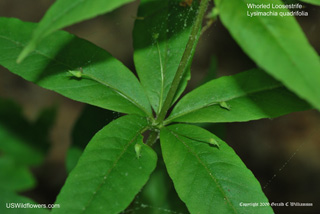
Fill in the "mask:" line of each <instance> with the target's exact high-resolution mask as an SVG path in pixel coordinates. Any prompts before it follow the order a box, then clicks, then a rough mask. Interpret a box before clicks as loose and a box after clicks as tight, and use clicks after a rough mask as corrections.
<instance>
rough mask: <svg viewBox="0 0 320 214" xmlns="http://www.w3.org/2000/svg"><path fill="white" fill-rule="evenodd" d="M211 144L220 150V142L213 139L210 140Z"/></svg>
mask: <svg viewBox="0 0 320 214" xmlns="http://www.w3.org/2000/svg"><path fill="white" fill-rule="evenodd" d="M209 143H210V144H211V145H214V146H216V147H218V148H220V144H219V143H218V141H216V140H215V139H213V138H210V139H209Z"/></svg>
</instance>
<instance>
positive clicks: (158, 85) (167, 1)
mask: <svg viewBox="0 0 320 214" xmlns="http://www.w3.org/2000/svg"><path fill="white" fill-rule="evenodd" d="M180 2H181V1H180V0H174V1H172V0H164V1H150V0H142V1H141V3H140V7H139V12H138V18H137V20H136V22H135V27H134V32H133V38H134V49H135V52H134V62H135V66H136V69H137V73H138V75H139V78H140V80H141V83H142V85H143V87H144V88H145V91H146V92H147V95H148V97H149V100H150V103H151V105H152V107H153V109H154V110H155V112H156V113H159V112H160V110H161V108H162V105H163V103H164V101H165V99H166V97H167V94H168V92H169V89H170V86H171V83H172V81H173V78H174V76H175V74H176V72H177V69H178V66H179V64H180V61H181V58H182V55H183V53H184V50H185V48H186V45H187V43H188V39H189V36H190V33H191V27H192V24H193V21H194V17H195V15H196V12H197V7H198V2H197V1H194V3H193V4H192V6H190V7H189V6H185V7H183V6H181V5H180ZM190 60H191V58H190ZM188 72H190V70H189V69H187V70H186V71H185V75H184V78H183V81H182V82H181V84H180V88H179V91H178V92H177V95H176V98H177V97H178V96H179V95H180V94H181V93H182V92H183V90H184V89H185V87H186V84H187V81H188V80H189V79H190V73H188ZM188 75H189V76H188Z"/></svg>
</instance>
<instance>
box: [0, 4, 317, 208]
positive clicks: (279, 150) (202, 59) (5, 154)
mask: <svg viewBox="0 0 320 214" xmlns="http://www.w3.org/2000/svg"><path fill="white" fill-rule="evenodd" d="M52 3H53V1H52V0H0V16H6V17H17V18H20V19H22V20H23V21H31V22H37V21H39V20H40V19H41V17H42V16H43V14H44V13H45V11H46V10H47V9H48V8H49V6H50V5H51V4H52ZM138 3H139V2H138V1H137V2H134V3H131V4H128V5H126V6H124V7H122V8H120V9H117V10H115V11H114V12H112V13H109V14H107V15H103V16H99V17H97V18H95V19H92V20H89V21H85V22H82V23H80V24H76V25H74V26H72V27H68V28H67V29H66V30H67V31H69V32H71V33H74V34H76V35H78V36H79V37H81V38H85V39H88V40H90V41H91V42H93V43H94V44H96V45H98V46H100V47H102V48H104V49H106V50H108V51H109V52H110V53H111V54H112V55H113V56H115V57H116V58H118V59H120V60H121V61H122V62H123V63H124V64H125V65H126V66H128V67H129V68H130V69H131V70H133V71H134V64H133V58H132V56H133V48H132V38H131V35H132V29H133V24H134V21H135V17H136V11H137V8H138V5H139V4H138ZM304 6H305V8H304V9H305V10H306V11H308V12H309V17H302V18H298V19H297V20H298V22H299V23H300V25H301V27H302V28H303V30H304V32H305V34H306V36H307V37H308V39H309V41H310V43H311V44H312V46H313V47H314V48H315V49H316V51H317V52H318V53H319V54H320V40H319V38H320V8H319V7H315V6H311V5H308V4H304ZM0 27H1V26H0ZM244 30H245V29H244ZM254 67H255V63H254V62H252V61H251V60H250V59H249V58H248V57H247V56H246V55H245V54H244V53H243V52H242V50H241V49H240V48H239V46H238V45H237V44H236V43H235V42H234V41H233V39H232V38H231V36H230V35H229V33H228V31H227V30H226V29H225V28H224V27H223V26H222V24H221V23H220V21H219V19H218V20H217V21H216V22H214V24H213V25H212V27H211V28H210V29H208V30H207V31H206V32H205V33H204V34H203V36H202V38H201V39H200V43H199V45H198V48H197V52H196V55H195V59H194V62H193V65H192V78H191V81H190V82H189V85H188V87H187V90H186V92H187V91H190V90H192V89H193V88H195V87H197V86H199V85H201V84H203V83H205V82H207V81H209V80H211V79H213V78H216V77H219V76H223V75H231V74H235V73H238V72H241V71H245V70H248V69H251V68H254ZM119 116H120V115H119V114H118V113H114V112H111V111H106V110H103V109H99V108H96V107H90V106H85V105H84V104H81V103H78V102H75V101H72V100H69V99H67V98H64V97H62V96H60V95H58V94H56V93H53V92H51V91H48V90H45V89H42V88H40V87H38V86H36V85H34V84H33V83H30V82H27V81H25V80H23V79H21V78H20V77H18V76H15V75H14V74H12V73H10V72H9V71H7V70H6V69H4V68H3V67H0V190H1V194H2V196H3V197H6V198H10V199H12V200H13V199H16V200H18V201H21V202H23V201H27V202H28V201H29V199H26V198H21V197H23V196H27V197H29V198H31V199H32V200H34V201H36V202H38V203H53V202H54V201H55V197H56V195H57V194H58V192H59V191H60V188H61V187H62V185H63V183H64V180H65V178H66V176H67V174H68V172H69V171H70V170H71V169H72V168H73V167H74V165H75V164H76V162H77V159H78V158H79V156H80V155H81V151H82V150H83V148H84V147H85V145H86V143H87V142H88V141H89V140H90V139H91V137H92V136H93V135H94V133H95V132H96V131H98V130H100V129H101V128H102V127H103V126H104V125H106V124H108V123H109V122H110V121H112V120H113V119H115V118H117V117H119ZM88 124H91V125H88ZM202 126H203V127H205V128H206V129H208V130H210V131H212V132H213V133H215V134H217V135H218V136H220V137H221V138H222V139H224V140H225V141H226V142H227V143H228V144H229V145H230V146H232V147H233V148H234V150H235V151H236V153H237V154H238V155H239V156H240V157H241V159H242V160H243V161H244V162H245V164H246V165H247V167H248V168H249V169H251V170H252V171H253V173H254V174H255V176H256V177H257V179H258V180H259V181H260V183H261V186H262V187H263V190H264V192H265V194H266V195H267V197H268V198H269V200H270V202H290V201H293V202H312V203H314V206H313V207H308V208H306V207H297V208H281V207H275V208H274V210H275V212H276V213H319V212H320V203H319V195H320V184H319V180H320V113H319V112H317V111H315V110H310V111H305V112H297V113H293V114H290V115H287V116H283V117H280V118H277V119H274V120H268V119H264V120H259V121H251V122H246V123H232V124H214V125H208V124H202ZM155 149H156V151H158V154H159V147H158V146H156V148H155ZM16 193H19V194H20V196H19V195H17V194H16ZM204 197H205V196H204ZM0 213H1V210H0ZM124 213H139V214H140V213H154V214H156V213H187V210H186V208H185V206H184V204H183V203H182V202H181V201H180V200H179V199H178V198H177V195H176V193H175V191H174V189H173V184H172V182H171V181H170V179H169V177H168V175H167V173H166V171H165V168H164V164H163V161H162V159H161V157H159V163H158V167H157V169H156V170H155V172H154V173H153V174H152V176H151V179H150V181H149V182H148V183H147V185H146V186H145V187H144V189H143V190H142V191H141V193H139V195H138V196H137V197H136V199H135V200H134V201H133V203H132V204H131V205H130V207H128V209H127V210H126V211H124Z"/></svg>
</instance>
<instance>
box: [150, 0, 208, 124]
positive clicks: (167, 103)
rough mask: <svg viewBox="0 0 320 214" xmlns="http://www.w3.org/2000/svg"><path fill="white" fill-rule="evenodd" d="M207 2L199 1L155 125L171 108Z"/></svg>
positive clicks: (204, 0) (196, 37) (197, 36)
mask: <svg viewBox="0 0 320 214" xmlns="http://www.w3.org/2000/svg"><path fill="white" fill-rule="evenodd" d="M208 2H209V0H202V1H201V4H200V7H199V9H198V14H197V17H196V20H195V23H194V25H193V28H192V30H191V34H190V37H189V41H188V43H187V46H186V49H185V51H184V53H183V56H182V59H181V61H180V64H179V67H178V70H177V73H176V75H175V77H174V79H173V82H172V84H171V87H170V90H169V92H168V95H167V98H166V100H165V101H164V103H163V107H162V109H161V111H160V113H159V115H158V117H157V119H156V122H157V123H161V122H162V121H163V120H164V118H165V117H166V114H167V112H168V110H169V108H170V107H171V104H172V101H173V99H174V96H175V94H176V91H177V89H178V87H179V83H180V81H181V79H182V76H183V72H184V71H185V70H186V68H187V67H188V64H189V61H190V59H191V58H192V51H193V49H194V46H195V45H194V44H195V43H196V42H197V41H198V39H199V36H200V34H199V31H200V29H201V25H202V19H203V17H204V14H205V12H206V10H207V7H208Z"/></svg>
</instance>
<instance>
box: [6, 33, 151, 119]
mask: <svg viewBox="0 0 320 214" xmlns="http://www.w3.org/2000/svg"><path fill="white" fill-rule="evenodd" d="M0 38H3V39H6V40H8V41H10V42H12V43H14V44H15V45H16V46H18V47H21V48H24V47H26V45H24V44H22V43H20V42H18V41H15V40H12V39H10V38H8V37H6V36H2V35H0ZM34 51H35V52H36V53H37V54H39V55H41V56H43V57H45V58H47V59H49V60H51V61H54V62H56V63H57V64H60V65H63V66H65V67H67V69H68V70H70V69H72V68H71V67H70V66H69V65H67V64H65V63H63V62H62V61H59V60H57V59H56V58H52V57H50V56H48V55H46V54H44V53H43V52H41V51H39V50H34ZM85 75H86V76H89V78H91V79H92V80H93V81H95V82H97V83H99V84H101V85H103V86H106V87H108V88H110V89H111V90H113V91H115V92H116V93H117V94H119V95H120V96H122V97H123V98H125V99H126V100H128V101H129V102H131V103H132V104H133V105H135V106H136V107H138V108H139V109H140V110H142V111H143V112H144V113H146V115H149V116H150V113H148V111H147V110H146V109H145V108H144V107H142V106H141V105H140V104H139V103H137V102H136V101H135V100H134V99H133V98H131V97H130V96H129V95H127V94H126V93H124V92H122V91H121V90H118V89H116V88H114V87H112V86H110V85H109V84H108V83H105V82H102V81H100V80H98V79H96V78H95V77H92V76H91V75H88V74H85ZM85 75H84V76H85Z"/></svg>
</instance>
